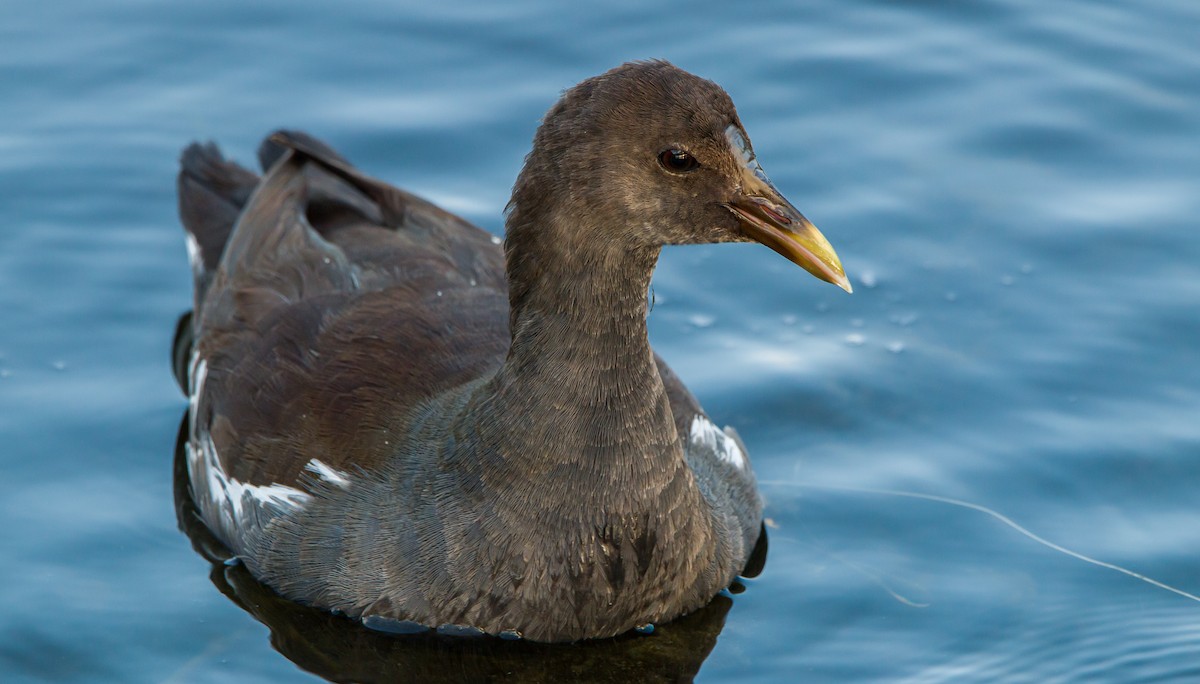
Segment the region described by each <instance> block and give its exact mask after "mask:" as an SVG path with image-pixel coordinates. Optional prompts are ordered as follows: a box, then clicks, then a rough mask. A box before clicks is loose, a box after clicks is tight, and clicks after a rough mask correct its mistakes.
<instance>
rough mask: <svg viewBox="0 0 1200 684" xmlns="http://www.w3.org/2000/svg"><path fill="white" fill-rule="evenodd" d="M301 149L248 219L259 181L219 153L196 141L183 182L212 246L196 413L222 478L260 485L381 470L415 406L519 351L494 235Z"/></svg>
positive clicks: (198, 232)
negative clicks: (313, 470)
mask: <svg viewBox="0 0 1200 684" xmlns="http://www.w3.org/2000/svg"><path fill="white" fill-rule="evenodd" d="M272 141H273V142H274V143H275V144H278V145H281V146H283V147H284V148H287V146H288V145H290V144H291V143H293V142H294V141H293V140H292V139H291V138H289V137H288V136H285V135H280V134H277V135H276V136H273V137H272ZM295 146H296V147H298V148H303V150H290V149H285V150H284V152H283V153H282V154H279V155H278V160H277V161H276V162H275V164H274V165H273V166H272V168H271V170H270V171H269V172H268V173H267V174H266V176H265V177H263V179H262V180H261V181H260V182H258V183H257V185H256V186H254V189H253V193H252V194H250V196H249V197H248V198H246V199H245V204H244V207H240V208H241V212H240V215H238V214H235V213H233V212H231V211H230V208H231V207H234V208H237V207H238V200H239V199H240V198H239V193H244V191H245V188H246V185H247V183H246V182H245V179H246V174H249V172H248V171H245V170H244V169H241V168H240V167H236V166H235V165H232V164H230V163H228V162H224V160H221V159H220V156H219V153H218V152H217V151H216V148H215V147H211V146H209V147H199V146H193V147H192V148H190V149H189V150H188V152H187V153H185V156H184V171H183V172H182V173H181V177H180V192H181V199H180V205H181V209H183V212H182V214H183V219H184V224H185V227H186V228H187V229H188V231H189V233H190V234H191V235H192V236H193V237H194V238H195V240H196V242H197V243H199V245H200V246H201V249H200V254H199V257H200V268H199V269H198V270H197V287H198V288H202V290H201V291H202V292H203V298H202V299H201V300H200V302H199V304H198V308H197V316H196V323H195V327H196V333H195V334H196V345H197V351H198V353H199V357H200V358H201V359H203V360H204V362H205V364H206V368H207V373H206V381H205V386H204V392H203V396H202V397H201V398H200V399H199V402H198V405H197V416H196V419H195V420H196V422H197V423H198V424H199V425H201V426H203V428H205V429H206V430H207V431H208V432H209V433H210V434H211V436H212V438H213V442H214V446H215V447H216V451H217V453H218V454H219V455H220V458H221V461H222V466H223V468H224V470H225V472H226V473H227V474H228V475H229V476H231V477H233V478H234V479H237V480H238V481H240V482H244V483H249V484H269V483H280V484H286V485H291V486H296V484H297V482H298V478H299V477H300V475H301V473H302V472H303V471H304V466H305V465H306V464H307V463H308V461H309V460H310V459H312V458H317V459H319V460H321V461H322V462H323V463H325V464H326V465H328V466H330V467H333V468H336V469H340V470H353V469H355V468H363V469H367V470H370V469H373V468H374V466H375V465H376V461H377V459H381V458H384V457H386V456H388V455H390V454H391V453H392V452H393V451H394V447H392V445H394V444H396V443H397V438H398V437H399V436H400V435H398V434H394V432H403V430H404V427H405V424H404V416H405V415H406V414H407V413H408V412H409V411H410V410H411V409H412V408H413V407H414V406H416V405H417V404H419V403H420V402H421V401H424V400H427V399H429V398H431V397H433V396H436V395H438V394H440V393H441V392H443V391H445V390H446V389H449V388H451V387H454V386H457V385H460V384H462V383H463V382H467V381H470V380H471V379H474V378H476V377H478V376H480V375H481V374H483V373H486V372H487V371H488V370H490V369H492V368H494V367H495V366H496V365H498V364H499V363H500V361H501V359H502V358H503V355H504V353H505V352H506V350H507V347H508V339H509V336H508V329H507V326H508V314H507V291H506V287H505V282H504V277H503V254H502V252H501V250H500V248H499V247H498V246H497V245H496V244H494V242H493V240H492V238H491V236H490V235H488V234H487V233H485V232H484V231H482V230H479V229H478V228H475V227H474V226H471V225H470V224H468V223H467V222H465V221H463V220H462V219H460V218H458V217H456V216H454V215H452V214H449V213H448V212H445V211H443V210H441V209H438V208H437V207H435V206H433V205H432V204H429V203H428V202H426V201H424V200H421V199H419V198H417V197H415V196H413V195H410V194H408V193H405V192H403V191H400V190H398V189H396V188H393V187H391V186H388V185H386V184H383V183H381V182H379V181H375V180H372V179H369V178H366V177H365V176H362V175H361V174H359V173H358V172H357V171H355V170H354V169H352V168H351V167H349V165H348V164H346V163H345V162H344V161H343V160H341V159H340V157H336V155H334V156H328V155H326V156H324V157H317V155H319V154H322V152H323V151H322V150H321V149H319V148H318V147H317V146H316V145H313V144H311V141H305V140H300V141H299V142H297V143H296V145H295ZM189 162H190V163H189ZM198 169H199V170H201V171H206V172H209V173H207V175H206V174H202V173H197V170H198ZM214 170H215V171H217V172H218V173H212V172H213V171H214ZM220 171H226V172H227V173H225V174H224V175H222V174H221V173H219V172H220ZM214 177H215V178H214ZM231 188H232V189H234V190H235V191H229V189H231ZM206 210H213V211H211V212H208V213H206ZM231 215H237V216H238V218H237V223H236V226H234V227H233V228H232V230H230V229H229V227H228V225H223V223H224V224H228V222H229V217H230V216H231ZM222 234H224V235H225V236H228V240H227V242H225V243H224V244H223V245H222V241H223V235H222ZM214 245H216V247H215V248H214V247H213V246H214ZM214 253H215V254H219V262H217V264H216V268H215V271H213V270H211V269H210V266H211V265H212V264H213V262H214V259H213V257H214ZM210 282H211V285H208V286H207V289H206V291H205V290H204V289H203V288H204V287H205V285H207V284H208V283H210Z"/></svg>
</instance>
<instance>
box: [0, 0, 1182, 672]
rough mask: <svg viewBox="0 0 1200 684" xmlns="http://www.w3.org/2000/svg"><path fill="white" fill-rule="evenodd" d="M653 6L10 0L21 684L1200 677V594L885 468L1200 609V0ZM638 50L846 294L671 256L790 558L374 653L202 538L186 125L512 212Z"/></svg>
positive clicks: (668, 335) (775, 551)
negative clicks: (562, 124) (277, 138)
mask: <svg viewBox="0 0 1200 684" xmlns="http://www.w3.org/2000/svg"><path fill="white" fill-rule="evenodd" d="M659 5H660V6H659V7H657V8H652V7H648V6H646V3H633V2H625V3H606V4H604V6H603V7H602V8H601V7H593V8H581V7H578V6H576V5H575V4H571V3H555V4H539V3H534V2H523V1H518V2H512V3H485V2H472V3H462V4H459V5H457V6H451V5H450V4H448V3H438V4H434V5H415V4H414V5H413V6H411V7H409V6H400V5H396V4H393V3H383V2H377V3H359V4H357V5H355V6H347V7H343V6H338V7H336V9H335V8H334V6H333V5H330V4H328V3H316V2H288V3H265V4H257V5H255V6H253V7H251V6H248V4H247V3H238V2H229V1H225V2H209V3H204V4H199V3H196V4H193V5H191V6H187V7H185V6H183V5H182V4H179V3H154V2H108V3H84V2H79V1H78V0H70V1H66V2H60V3H53V4H51V3H20V4H17V5H15V6H9V7H6V8H5V19H4V21H3V22H0V207H2V208H3V216H4V219H5V222H4V225H3V227H2V228H0V477H2V478H3V481H4V483H5V492H4V494H3V496H0V554H3V556H2V558H3V563H0V606H2V607H3V610H2V611H0V679H3V680H4V681H5V682H15V681H40V680H51V681H72V682H73V681H122V682H125V681H130V682H132V681H156V682H163V681H166V682H204V681H221V682H224V681H240V682H251V681H289V680H295V681H303V680H312V679H314V676H313V675H312V674H309V673H308V671H317V672H322V673H324V674H325V675H327V676H332V675H335V674H336V673H338V672H341V673H343V676H346V677H359V678H368V677H370V676H375V675H372V674H370V673H366V672H363V671H355V670H353V669H352V668H353V667H359V666H362V667H365V665H363V663H365V662H367V660H369V659H368V657H367V654H371V655H372V656H373V657H377V659H379V660H380V662H381V663H382V665H381V667H384V669H382V670H377V671H375V674H379V673H384V674H386V673H390V674H392V675H397V674H404V673H408V674H409V675H410V676H413V677H415V676H416V675H413V673H414V672H419V673H430V672H436V673H441V674H446V675H448V676H451V677H452V678H457V677H458V675H461V676H462V678H466V679H476V680H478V679H486V678H489V677H494V678H499V677H501V673H505V672H516V673H518V675H515V676H519V677H520V679H521V680H526V681H528V680H531V679H534V678H537V677H542V678H543V679H545V680H550V679H552V678H553V677H554V676H562V673H563V672H566V671H571V672H573V673H574V675H573V676H576V677H583V676H595V677H603V676H612V677H615V678H617V679H620V680H621V681H656V680H658V679H669V678H672V677H676V678H678V677H687V676H689V673H691V672H694V671H695V669H696V668H699V674H698V675H697V678H698V679H699V680H701V681H713V682H716V681H721V682H726V681H770V680H779V681H796V680H800V681H830V682H845V681H896V682H940V681H947V682H950V681H953V682H964V681H972V682H974V681H978V682H996V681H1005V682H1072V681H1078V682H1097V681H1110V682H1131V681H1150V680H1153V681H1190V680H1192V679H1194V678H1197V677H1200V604H1197V603H1196V602H1195V601H1192V600H1189V599H1187V598H1185V597H1182V596H1179V595H1177V594H1173V593H1170V592H1168V591H1165V590H1162V589H1159V588H1155V587H1153V586H1151V585H1149V584H1146V583H1144V582H1141V581H1138V580H1137V579H1134V578H1131V577H1129V576H1126V575H1122V574H1119V573H1117V572H1115V571H1113V570H1111V569H1106V568H1103V567H1098V566H1096V565H1092V564H1087V563H1085V562H1083V561H1081V560H1079V559H1077V558H1072V557H1069V556H1066V555H1063V554H1062V553H1058V552H1056V551H1053V550H1051V549H1049V548H1046V547H1045V546H1042V545H1039V544H1037V543H1035V542H1034V541H1033V540H1031V539H1030V538H1028V537H1026V536H1023V535H1021V534H1020V533H1018V532H1017V531H1016V530H1015V529H1013V528H1012V527H1009V526H1006V525H1004V524H1003V523H1002V522H1000V521H999V520H998V519H996V518H995V517H991V516H989V515H987V514H986V513H983V512H981V511H980V510H978V509H973V508H967V507H963V506H959V505H954V504H951V503H947V502H945V501H935V500H931V499H919V498H912V497H906V496H899V495H896V494H894V493H886V492H883V491H880V490H899V491H903V492H912V493H921V494H928V495H933V496H937V497H949V498H952V499H956V500H961V501H964V502H969V503H971V504H976V505H979V506H986V507H989V508H991V509H994V510H996V511H998V512H1000V513H1002V514H1004V515H1007V516H1009V517H1010V518H1011V519H1012V520H1013V521H1015V522H1016V523H1018V524H1020V525H1023V526H1024V527H1026V528H1028V529H1029V530H1030V531H1032V532H1034V533H1036V534H1037V535H1041V536H1042V537H1044V538H1046V539H1048V540H1050V541H1053V542H1056V543H1058V544H1061V545H1063V546H1065V547H1069V548H1070V549H1072V550H1074V551H1076V552H1078V553H1081V554H1085V555H1087V556H1089V557H1094V558H1096V559H1099V560H1102V561H1105V562H1109V563H1114V564H1119V565H1121V566H1124V567H1127V568H1129V569H1131V570H1133V571H1136V572H1139V573H1143V574H1145V575H1148V576H1151V577H1153V578H1155V579H1157V580H1160V581H1162V582H1166V583H1169V584H1171V585H1174V586H1177V587H1178V588H1180V589H1182V590H1185V591H1188V592H1193V593H1200V552H1198V549H1200V524H1197V515H1196V511H1195V508H1196V505H1197V504H1196V502H1197V500H1198V496H1197V494H1198V492H1200V234H1198V232H1197V228H1198V225H1197V221H1198V219H1197V217H1198V216H1200V41H1197V40H1196V35H1197V33H1196V31H1197V26H1200V5H1196V4H1195V3H1194V2H1188V1H1185V0H1176V1H1174V2H1171V1H1168V0H1159V1H1147V2H1136V3H1135V2H1131V1H1127V2H1110V3H1092V2H1082V1H1077V2H1057V3H1033V2H1016V1H1009V2H959V3H918V2H909V3H888V2H874V3H872V2H834V1H832V0H824V1H815V2H808V3H790V2H768V3H756V4H754V5H745V6H740V5H736V4H728V3H712V2H708V3H687V4H683V3H660V4H659ZM640 57H665V58H668V59H671V60H672V61H674V62H676V63H677V64H679V65H680V66H683V67H685V68H687V69H689V70H692V71H694V72H697V73H699V74H701V75H704V76H707V77H709V78H712V79H714V80H716V81H717V82H719V83H721V84H722V85H724V86H725V87H726V89H727V90H729V91H730V93H731V94H732V96H733V98H734V100H735V102H737V104H738V107H739V110H740V113H741V117H742V119H743V121H744V122H745V124H746V126H747V128H748V130H749V131H750V133H751V135H752V136H753V137H754V142H755V147H756V149H757V151H758V154H759V158H760V159H761V161H762V162H763V164H764V166H765V167H766V169H767V171H768V172H769V173H770V174H771V176H772V178H773V179H774V180H775V182H776V184H777V185H778V186H779V187H780V188H781V189H782V190H783V191H784V192H785V193H786V194H788V195H789V197H790V198H791V199H793V201H794V202H795V203H796V204H797V206H799V207H800V208H801V209H802V210H803V211H804V212H805V213H806V214H807V215H808V216H809V217H810V218H812V219H813V220H814V221H815V222H816V223H817V225H819V226H820V227H821V228H822V230H823V231H824V232H825V234H826V235H827V236H828V237H829V238H830V240H831V241H832V242H833V243H834V244H835V245H836V246H837V249H838V252H839V254H840V255H841V256H842V259H843V262H844V263H845V265H846V267H847V270H848V272H849V274H850V276H851V278H852V280H854V282H855V284H856V292H855V294H854V295H853V296H845V295H843V294H842V293H840V292H839V291H838V290H836V289H835V288H832V287H830V286H828V285H823V284H820V283H818V282H816V281H815V280H813V279H811V278H809V277H808V276H807V275H806V274H804V273H803V272H801V271H799V270H798V269H796V268H794V267H792V266H791V265H790V264H788V263H787V262H785V261H784V260H782V259H780V258H779V257H778V256H776V255H775V254H773V253H771V252H770V251H769V250H765V249H762V248H761V247H755V246H729V245H723V246H713V247H692V248H678V249H671V250H668V251H667V252H666V254H665V255H664V258H663V261H662V264H661V267H660V269H659V272H658V275H657V277H656V280H655V294H656V306H655V308H654V311H653V313H652V315H651V331H652V332H651V334H652V337H653V340H654V342H655V344H656V346H657V348H658V349H659V351H660V352H661V353H662V354H663V356H664V357H666V358H667V359H668V361H670V362H671V363H672V365H673V366H674V367H675V369H676V371H677V372H678V373H679V374H680V375H681V376H682V377H683V378H684V379H685V380H686V381H687V382H688V383H689V385H690V387H691V388H692V390H693V392H694V393H695V394H696V395H697V396H698V397H700V399H701V400H702V401H703V402H704V404H705V407H706V408H707V409H708V412H709V413H710V414H711V415H712V416H713V417H714V418H716V419H717V420H719V421H721V422H724V423H730V424H734V425H736V426H738V428H739V431H740V432H741V434H742V436H743V437H744V438H745V440H746V442H747V444H748V445H749V448H750V451H751V453H752V454H753V456H754V459H755V467H756V470H757V471H758V473H759V476H760V478H761V479H762V480H763V482H764V484H763V491H764V493H765V495H766V496H767V498H768V501H769V506H768V515H769V516H770V519H771V524H772V534H771V557H770V560H769V562H768V564H767V569H766V572H765V573H764V574H763V575H762V576H761V577H760V578H759V579H757V580H754V581H751V582H748V584H749V587H748V590H747V591H745V592H744V593H740V594H737V595H735V596H734V597H733V600H732V606H730V602H729V601H728V600H727V599H722V600H721V601H720V602H719V604H717V605H714V607H713V609H711V610H710V611H707V612H705V613H704V614H701V615H698V616H696V617H695V618H694V619H691V621H690V622H686V624H683V625H679V626H672V628H673V629H664V630H661V632H662V633H661V634H656V635H654V636H649V637H636V639H634V640H632V641H631V640H626V641H625V642H620V643H617V644H616V645H613V644H608V645H590V646H587V647H580V648H578V649H576V650H570V649H567V650H563V649H561V648H560V649H552V650H547V651H539V650H538V649H536V648H530V649H527V650H525V651H522V650H519V649H518V647H514V649H512V650H499V651H495V650H489V649H490V648H491V647H490V646H489V647H484V646H478V647H471V648H470V649H468V651H469V652H464V651H463V650H462V649H459V650H454V649H455V648H456V647H450V646H446V645H445V644H441V643H432V644H416V645H413V644H407V645H405V644H397V643H396V642H395V641H394V640H391V641H386V640H385V641H372V642H369V643H362V642H359V641H357V640H356V639H357V637H355V636H354V635H353V634H350V635H347V634H346V633H345V631H344V630H342V631H336V625H335V626H334V627H329V626H328V625H327V624H326V623H325V622H322V620H324V619H325V618H324V616H323V615H319V614H317V615H312V614H307V613H305V614H302V615H300V616H299V617H295V616H292V615H291V614H290V613H289V612H288V610H287V609H288V606H283V607H278V606H276V605H275V604H273V603H271V602H270V598H271V597H269V596H267V595H263V594H260V593H255V592H256V588H255V586H254V585H253V583H252V582H248V581H247V580H246V578H245V577H242V576H240V575H239V574H238V572H237V570H236V569H226V568H224V566H219V565H218V566H215V567H214V566H211V565H210V564H209V563H208V562H207V561H206V560H205V559H204V558H202V557H201V556H199V555H197V554H196V553H195V552H194V551H193V550H192V548H191V546H190V543H189V540H188V539H187V538H186V537H184V536H183V535H182V534H181V533H180V532H179V531H178V530H177V528H176V522H175V513H174V503H173V499H172V455H173V449H174V440H175V431H176V427H177V425H178V420H179V417H180V414H181V413H182V411H183V407H184V402H183V400H182V398H181V397H180V396H179V394H178V391H177V390H176V388H175V386H174V384H173V382H172V380H171V377H170V372H169V369H168V357H167V351H168V349H167V348H168V344H169V341H170V336H171V333H172V326H173V324H174V321H175V318H176V316H177V315H178V314H179V313H180V312H182V311H183V310H184V309H185V308H186V307H187V306H188V303H189V301H190V293H189V282H188V281H189V277H188V271H187V267H186V260H185V253H184V248H183V240H182V234H181V232H180V229H179V228H178V224H177V220H176V217H175V207H174V201H175V200H174V194H173V193H174V171H175V160H176V157H177V154H178V150H179V149H180V148H181V147H182V146H183V145H184V144H186V143H187V142H189V141H190V140H193V139H197V138H199V139H215V140H218V141H220V142H221V143H222V144H223V145H224V146H225V149H226V151H227V152H229V153H232V154H233V155H234V156H236V157H238V158H240V159H242V160H244V161H247V162H248V161H250V160H251V158H252V150H253V149H254V146H255V145H256V143H257V140H258V138H259V137H260V136H262V135H263V134H265V133H266V132H267V131H269V130H270V129H271V128H273V127H277V126H280V125H287V126H293V127H299V128H305V129H308V130H310V131H312V132H313V133H316V134H318V135H319V136H321V137H323V138H325V139H327V140H329V141H330V142H331V143H333V144H334V145H335V146H336V147H338V148H339V149H341V150H342V151H343V152H344V153H345V154H346V155H347V156H348V157H350V158H351V159H352V160H354V161H355V162H356V163H357V164H359V165H360V166H361V167H362V168H364V169H365V170H367V171H368V172H369V173H372V174H373V175H376V176H379V177H382V178H386V179H388V180H391V181H393V182H396V183H398V184H401V185H403V186H405V187H407V188H409V189H412V190H415V191H417V192H419V193H421V194H424V195H426V196H428V197H430V198H432V199H434V200H436V201H438V202H441V203H443V204H444V205H445V206H446V207H448V208H450V209H453V210H455V211H458V212H460V213H462V214H464V215H465V216H467V217H468V218H470V219H471V220H473V221H475V222H477V223H479V224H480V225H482V226H484V227H486V228H488V229H489V230H492V231H493V232H499V231H500V230H501V228H502V218H501V209H502V207H503V205H504V203H505V201H506V200H507V194H508V190H509V187H510V184H511V182H512V179H513V178H514V177H515V175H516V172H517V170H518V168H519V165H520V163H521V159H522V157H523V155H524V154H525V152H526V151H527V149H528V145H529V140H530V138H531V136H532V133H533V130H534V127H535V126H536V124H537V120H538V118H539V116H540V115H541V114H542V113H543V112H544V111H545V110H546V108H547V107H548V106H549V105H550V104H551V103H552V102H553V100H554V99H555V97H556V95H557V93H558V92H559V91H560V90H561V89H563V88H565V87H568V86H569V85H571V84H572V83H574V82H576V81H578V80H579V79H581V78H584V77H586V76H589V75H591V74H594V73H597V72H599V71H602V70H604V69H607V68H609V67H611V66H613V65H615V64H617V63H619V62H621V61H624V60H626V59H631V58H640ZM210 574H211V575H212V577H211V579H210ZM214 584H215V585H216V586H214ZM222 592H224V593H225V594H226V595H228V596H231V597H233V598H235V599H236V600H239V601H241V602H243V603H245V604H246V605H247V606H248V607H249V608H250V611H249V612H247V611H246V610H243V609H242V608H240V607H239V606H238V605H237V604H236V603H235V602H234V601H231V600H229V599H228V598H226V596H225V595H222ZM276 608H278V610H276ZM725 611H728V612H727V613H726V612H725ZM279 612H282V613H286V614H287V615H288V617H286V618H285V619H284V621H283V622H276V623H273V624H274V629H275V630H276V631H275V633H274V637H272V636H271V632H270V631H269V630H268V628H267V627H265V626H264V625H263V624H262V623H260V622H259V620H264V621H268V622H270V621H271V620H273V619H275V618H274V617H272V616H274V615H276V614H277V613H279ZM256 618H257V619H256ZM722 621H723V625H722ZM327 627H328V628H329V629H334V630H335V632H333V633H331V634H333V636H328V635H326V632H325V630H326V628H327ZM322 635H325V636H322ZM330 640H332V641H330ZM333 642H337V643H341V644H342V645H343V646H346V649H347V650H349V652H350V653H352V654H353V656H352V657H351V656H347V655H345V654H343V655H340V656H339V655H331V654H334V653H335V649H334V647H333V646H331V645H330V644H331V643H333ZM313 644H315V646H312V645H313ZM273 646H274V648H273ZM310 646H311V648H310ZM306 649H307V650H306ZM281 652H282V655H281ZM285 656H286V657H285ZM293 661H295V662H293ZM388 663H391V665H390V667H391V668H392V669H391V670H387V669H386V667H388V666H389V665H388ZM414 663H419V665H418V664H414ZM675 664H678V665H679V666H678V667H675ZM323 668H324V669H323ZM405 668H409V669H405ZM412 668H418V669H412ZM419 668H426V669H419ZM561 668H567V670H564V669H561ZM572 668H573V669H572ZM356 672H357V673H356ZM355 673H356V674H355ZM639 678H640V679H639Z"/></svg>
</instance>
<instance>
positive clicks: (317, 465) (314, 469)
mask: <svg viewBox="0 0 1200 684" xmlns="http://www.w3.org/2000/svg"><path fill="white" fill-rule="evenodd" d="M304 469H305V470H307V471H308V472H310V473H316V475H317V476H318V477H320V478H321V479H322V480H325V481H326V482H328V483H330V484H335V485H337V486H339V487H341V488H342V489H345V488H346V487H349V486H350V480H349V479H348V478H347V477H346V473H343V472H341V471H339V470H336V469H334V468H331V467H330V466H328V465H326V464H324V463H322V462H321V461H318V460H317V459H315V458H314V459H313V460H311V461H309V462H308V465H306V466H304Z"/></svg>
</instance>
